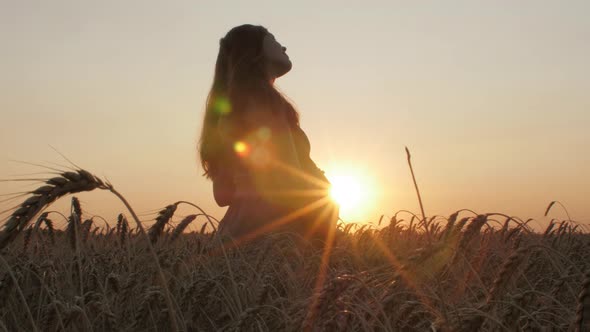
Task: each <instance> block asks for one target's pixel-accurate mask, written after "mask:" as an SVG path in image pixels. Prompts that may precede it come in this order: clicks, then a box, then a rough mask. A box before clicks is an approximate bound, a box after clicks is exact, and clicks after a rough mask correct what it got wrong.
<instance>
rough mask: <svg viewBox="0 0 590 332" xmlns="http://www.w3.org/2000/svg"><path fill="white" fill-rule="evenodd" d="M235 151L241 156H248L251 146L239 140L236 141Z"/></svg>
mask: <svg viewBox="0 0 590 332" xmlns="http://www.w3.org/2000/svg"><path fill="white" fill-rule="evenodd" d="M234 151H236V153H237V154H238V155H239V156H240V157H246V156H248V155H249V154H250V146H249V145H248V144H246V143H245V142H242V141H237V142H236V143H234Z"/></svg>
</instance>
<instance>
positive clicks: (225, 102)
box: [213, 97, 231, 115]
mask: <svg viewBox="0 0 590 332" xmlns="http://www.w3.org/2000/svg"><path fill="white" fill-rule="evenodd" d="M213 109H214V110H215V112H216V113H217V114H219V115H224V114H228V113H229V112H231V103H230V102H229V99H227V98H225V97H217V98H216V99H215V103H214V104H213Z"/></svg>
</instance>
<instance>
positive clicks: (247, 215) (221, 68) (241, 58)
mask: <svg viewBox="0 0 590 332" xmlns="http://www.w3.org/2000/svg"><path fill="white" fill-rule="evenodd" d="M285 51H286V47H283V46H282V45H281V44H280V43H279V42H278V41H277V40H276V39H275V37H274V35H273V34H272V33H270V32H269V31H268V30H267V29H266V28H264V27H262V26H254V25H250V24H244V25H241V26H237V27H235V28H233V29H231V30H230V31H229V32H228V33H227V34H226V36H225V37H224V38H222V39H221V40H220V46H219V53H218V56H217V62H216V65H215V75H214V78H213V86H212V87H211V90H210V92H209V95H208V97H207V103H206V112H205V116H204V120H203V129H202V132H201V137H200V140H199V154H200V159H201V165H202V167H203V169H204V170H205V173H203V175H204V176H206V178H208V179H211V180H212V182H213V194H214V198H215V201H216V202H217V204H218V205H219V206H228V205H229V208H228V210H227V211H226V213H225V215H224V217H223V218H222V219H221V221H220V225H219V232H220V233H222V234H227V235H229V236H231V237H233V238H234V240H238V242H245V241H248V240H251V239H253V238H256V237H258V236H260V235H263V234H265V233H269V232H273V231H290V232H296V233H298V234H300V235H302V236H303V237H305V238H314V239H325V238H326V237H327V236H329V234H330V232H333V230H334V229H335V225H336V221H337V220H338V214H339V206H338V205H337V204H336V203H335V202H333V201H331V200H330V198H329V195H328V192H329V187H330V182H329V181H328V179H327V178H326V177H325V175H324V172H323V171H322V170H320V169H319V168H318V167H317V166H316V164H315V163H314V162H313V161H312V160H311V158H310V155H309V153H310V143H309V140H308V139H307V136H306V135H305V133H304V132H303V130H302V129H301V128H300V126H299V114H298V113H297V111H296V110H295V109H294V108H293V106H292V105H291V104H290V103H289V102H288V101H287V100H286V99H285V97H283V95H282V94H281V93H279V92H278V91H277V90H276V88H275V87H274V85H273V84H274V81H275V79H276V78H278V77H281V76H283V75H285V74H286V73H287V72H289V70H291V67H292V63H291V61H290V60H289V56H288V55H287V54H286V52H285Z"/></svg>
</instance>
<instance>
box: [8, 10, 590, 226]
mask: <svg viewBox="0 0 590 332" xmlns="http://www.w3.org/2000/svg"><path fill="white" fill-rule="evenodd" d="M588 13H590V2H587V1H518V2H515V1H444V2H443V1H413V2H409V1H379V2H371V1H363V2H361V1H342V0H340V1H330V2H328V1H307V0H301V1H290V2H289V3H287V2H279V1H253V0H249V1H242V2H238V1H215V2H213V1H209V2H204V1H158V2H156V1H94V2H87V1H62V0H60V1H6V0H2V1H0V42H1V44H0V45H1V46H0V47H1V52H0V58H1V61H0V112H1V113H0V114H1V118H0V178H21V177H19V176H17V175H18V174H24V173H32V172H40V171H43V169H41V168H39V167H31V166H26V165H22V164H18V163H14V162H11V161H10V160H13V159H16V160H23V161H28V162H33V163H41V164H43V165H47V166H51V165H52V164H51V163H59V164H62V165H65V164H67V163H66V162H65V161H64V160H63V159H62V158H61V157H60V156H59V154H58V153H57V152H55V151H54V150H53V149H52V148H51V147H50V145H51V146H53V147H55V148H57V149H58V150H59V151H60V152H62V153H64V154H65V155H66V156H67V157H68V158H69V159H71V160H72V161H73V162H74V163H76V164H77V165H79V166H80V167H82V168H84V169H87V170H88V171H90V172H92V173H94V174H96V175H98V176H100V177H102V178H103V179H104V178H105V177H106V178H108V179H109V180H110V181H111V182H112V183H113V184H114V186H115V188H117V189H118V190H119V191H120V192H121V193H122V194H123V195H125V197H126V198H127V199H128V200H129V202H130V203H131V205H132V206H133V207H134V208H135V210H136V212H138V213H139V214H140V215H142V218H143V219H144V220H145V221H146V222H148V223H149V222H150V220H151V219H153V218H154V217H155V213H154V212H156V211H157V210H160V209H161V208H163V207H164V206H166V205H168V204H171V203H173V202H175V201H178V200H186V201H190V202H193V203H195V204H197V205H199V206H201V207H202V208H203V209H204V210H205V211H207V212H208V213H210V214H211V215H213V216H214V217H216V218H218V219H221V217H222V216H223V214H224V213H225V210H226V209H227V207H223V208H222V207H218V206H217V205H216V204H215V201H214V199H213V194H212V187H211V182H210V181H206V180H205V178H204V177H202V176H201V173H202V172H203V171H202V169H201V167H200V164H198V159H197V154H196V141H197V138H198V136H199V133H200V128H201V121H202V116H203V112H204V106H205V98H206V95H207V93H208V91H209V89H210V87H211V83H212V79H213V69H214V64H215V59H216V56H217V51H218V45H219V44H218V43H219V39H220V38H221V37H223V36H224V35H225V33H226V32H227V31H228V30H229V29H231V28H232V27H234V26H237V25H241V24H244V23H250V24H260V25H263V26H265V27H266V28H268V29H269V30H270V31H271V32H272V33H273V34H274V35H275V37H276V38H277V40H278V41H279V42H280V43H281V44H283V45H284V46H286V47H287V53H288V54H289V57H290V58H291V60H292V62H293V69H292V71H291V72H290V73H288V74H287V75H285V76H284V77H281V78H279V79H278V80H277V81H276V85H277V86H278V87H279V88H280V90H281V91H282V92H283V93H285V95H286V96H287V97H288V98H289V99H290V100H291V101H292V102H293V105H294V106H295V107H296V108H297V110H298V111H299V112H300V115H301V126H302V128H303V130H304V131H305V132H306V133H307V135H308V137H309V139H310V141H311V157H312V159H313V160H314V161H315V162H316V164H317V165H318V166H319V167H320V168H322V169H324V170H325V171H326V173H327V175H328V176H330V175H333V174H335V173H336V172H341V173H342V172H344V173H346V172H351V173H350V174H361V175H362V178H363V180H362V182H363V184H364V185H365V186H366V187H367V188H366V190H367V195H368V196H367V197H370V199H369V201H370V203H367V204H364V205H363V206H361V207H358V208H357V209H355V210H354V211H349V212H347V214H346V215H342V214H341V217H342V218H343V219H345V220H347V221H376V220H377V219H378V218H379V216H380V215H381V214H385V215H386V216H391V215H392V214H393V213H394V212H396V211H398V210H401V209H406V210H410V211H413V212H415V213H419V212H420V208H419V205H418V200H417V198H416V194H415V191H414V187H413V183H412V178H411V175H410V170H409V168H408V165H407V161H406V155H405V151H404V146H408V148H409V149H410V150H411V152H412V162H413V166H414V171H415V173H416V177H417V181H418V185H419V186H420V191H421V194H422V199H423V202H424V207H425V210H426V214H427V215H428V216H431V215H434V214H438V215H445V216H448V215H449V214H450V213H452V212H454V211H456V210H459V209H463V208H468V209H472V210H475V211H476V212H478V213H486V212H502V213H506V214H509V215H515V216H519V217H521V218H523V219H527V218H535V219H536V220H538V221H539V223H543V222H546V220H547V219H546V218H543V213H544V212H545V208H546V207H547V205H548V204H549V202H551V201H553V200H558V201H560V202H561V203H563V204H564V205H565V207H566V208H567V210H568V211H569V214H570V215H571V217H572V218H573V219H574V220H578V221H584V222H590V204H589V197H590V167H589V166H588V165H589V163H590V133H589V132H588V126H589V124H590V115H589V114H590V113H589V110H590V93H589V91H590V64H589V62H588V59H590V43H589V42H588V41H590V20H588ZM38 176H40V177H41V178H47V177H48V174H47V173H46V174H41V175H38ZM37 186H39V184H35V183H25V182H17V183H6V182H0V193H1V194H7V193H11V192H15V191H23V190H32V189H33V188H36V187H37ZM76 196H78V197H79V198H80V199H81V201H82V204H83V209H84V210H85V211H86V212H87V213H88V214H89V215H93V214H97V215H101V216H102V217H104V218H106V219H107V220H112V221H114V220H116V216H117V214H118V213H120V212H124V213H125V214H126V215H128V216H129V214H128V213H127V211H126V210H125V208H124V206H123V205H122V204H121V203H120V202H119V201H118V200H117V199H116V198H115V197H114V196H112V195H109V194H106V193H99V192H91V193H82V194H77V195H76ZM20 202H22V199H19V200H16V201H11V202H8V203H2V205H0V207H1V208H2V210H4V209H6V208H8V207H10V206H12V205H16V204H18V203H20ZM69 203H70V199H69V197H68V198H65V199H62V200H60V201H58V203H56V204H54V206H53V207H50V210H52V209H58V210H61V211H67V210H68V206H69ZM190 213H198V211H196V210H195V209H191V208H188V207H187V208H183V209H182V210H179V215H183V214H184V215H186V214H190ZM2 217H5V215H2ZM551 217H556V218H560V219H564V218H565V212H564V210H563V209H561V208H560V207H555V208H554V210H553V211H552V212H551Z"/></svg>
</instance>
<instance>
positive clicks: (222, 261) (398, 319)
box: [0, 169, 590, 331]
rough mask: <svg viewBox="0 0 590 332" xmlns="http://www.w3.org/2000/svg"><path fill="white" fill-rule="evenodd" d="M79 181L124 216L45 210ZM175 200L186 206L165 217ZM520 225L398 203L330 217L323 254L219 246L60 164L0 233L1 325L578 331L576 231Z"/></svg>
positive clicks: (296, 246)
mask: <svg viewBox="0 0 590 332" xmlns="http://www.w3.org/2000/svg"><path fill="white" fill-rule="evenodd" d="M92 190H108V191H110V192H112V193H113V194H115V195H117V196H118V197H119V198H120V199H121V200H122V201H123V202H124V203H125V205H126V207H127V208H128V210H127V211H122V212H121V214H119V216H118V218H117V220H111V221H105V222H99V221H98V219H97V218H86V216H85V214H84V207H83V206H81V205H80V202H79V200H78V199H77V198H76V196H72V197H71V201H72V205H71V213H70V215H69V216H66V215H62V214H60V213H58V212H56V211H44V210H45V209H46V208H47V207H48V206H49V205H50V204H51V203H53V202H54V201H56V200H57V199H66V197H67V196H68V195H73V194H75V193H78V192H82V191H92ZM554 203H555V202H552V203H551V204H549V206H548V207H547V211H546V213H545V214H546V215H547V214H548V213H549V212H550V210H551V208H552V207H553V206H554ZM180 204H189V205H192V206H193V207H194V209H195V210H196V211H197V212H198V213H195V214H191V215H188V216H184V217H178V216H176V215H175V212H176V209H177V207H178V206H179V205H180ZM57 218H62V219H65V220H66V221H67V227H66V228H65V229H56V228H55V227H54V225H55V221H56V220H57ZM529 223H530V220H522V219H519V218H517V217H511V216H507V215H502V214H499V213H476V212H474V211H470V210H467V209H465V210H460V211H457V212H455V213H453V214H451V215H450V216H448V217H445V216H434V217H430V218H428V219H423V218H420V216H419V215H414V214H412V213H411V212H408V211H398V212H397V213H395V214H394V215H393V216H392V217H390V218H389V217H388V218H385V217H384V216H382V218H381V219H380V220H379V222H378V224H377V225H357V224H340V225H338V229H337V230H336V233H335V234H334V239H333V243H332V244H331V245H327V246H326V247H325V248H322V247H321V246H317V245H312V244H306V243H303V244H302V243H301V241H299V240H300V239H298V238H297V236H296V235H293V234H287V233H275V234H269V235H266V236H264V237H261V238H259V239H257V241H254V242H251V243H248V244H244V245H241V246H237V247H233V246H224V245H222V244H223V243H225V244H227V243H231V239H227V238H223V237H222V236H220V235H218V234H217V233H216V231H215V227H216V226H217V223H216V220H213V218H212V217H210V216H208V215H207V214H206V213H205V212H204V211H202V210H201V209H200V208H199V207H198V206H196V205H193V204H191V203H189V202H174V203H172V204H170V205H167V206H166V207H164V208H162V209H161V210H160V212H159V213H158V216H157V217H156V218H155V220H153V221H151V223H150V227H149V228H147V229H145V228H144V226H142V222H140V221H139V219H138V218H137V215H136V214H135V212H134V211H133V209H132V207H131V206H130V205H129V204H128V203H127V202H126V200H125V199H124V197H122V196H121V195H120V194H119V193H118V192H117V191H116V190H115V189H114V186H113V185H112V184H110V183H108V182H105V181H102V180H101V179H99V178H98V177H96V176H94V175H92V174H91V173H89V172H87V171H85V170H82V169H78V170H76V171H71V172H62V173H59V174H58V176H56V177H53V178H51V179H47V180H44V184H43V186H40V187H39V188H38V189H36V190H34V191H31V192H29V193H27V197H26V199H25V200H24V201H23V202H22V203H21V204H20V205H18V206H17V207H15V208H14V209H13V210H11V214H10V216H9V217H8V218H7V219H6V220H5V222H4V225H3V227H2V230H1V233H0V248H2V249H1V256H0V259H1V262H0V263H1V266H0V301H1V305H0V329H2V330H3V331H589V330H590V323H589V322H590V299H589V296H588V292H589V289H590V236H589V235H588V231H587V229H586V228H585V226H584V225H580V224H578V223H576V222H575V221H573V220H569V219H566V220H557V219H553V220H552V221H551V223H550V224H549V226H548V227H547V229H545V230H544V231H541V232H539V231H534V230H533V229H532V228H531V227H530V226H529V225H528V224H529ZM110 225H112V226H110ZM115 225H116V226H115ZM189 226H191V227H190V228H189ZM189 229H193V231H190V232H189V231H188V230H189Z"/></svg>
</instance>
